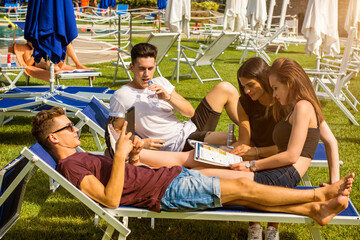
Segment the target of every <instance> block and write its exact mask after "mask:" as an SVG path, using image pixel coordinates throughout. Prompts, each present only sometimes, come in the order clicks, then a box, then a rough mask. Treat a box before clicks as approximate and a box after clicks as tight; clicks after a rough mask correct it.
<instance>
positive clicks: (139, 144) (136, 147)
mask: <svg viewBox="0 0 360 240" xmlns="http://www.w3.org/2000/svg"><path fill="white" fill-rule="evenodd" d="M143 146H144V141H143V140H142V139H141V138H139V137H138V136H135V137H134V142H133V149H132V150H131V152H130V154H129V158H130V159H132V160H138V159H139V158H140V152H141V150H142V149H143Z"/></svg>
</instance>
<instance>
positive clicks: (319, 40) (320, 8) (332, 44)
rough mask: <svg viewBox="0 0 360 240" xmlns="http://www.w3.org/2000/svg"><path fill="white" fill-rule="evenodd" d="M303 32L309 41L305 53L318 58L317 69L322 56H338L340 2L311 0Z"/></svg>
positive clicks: (335, 0)
mask: <svg viewBox="0 0 360 240" xmlns="http://www.w3.org/2000/svg"><path fill="white" fill-rule="evenodd" d="M301 32H302V33H303V34H304V37H305V39H306V40H307V42H306V45H305V52H306V53H307V54H308V55H311V53H314V54H315V55H316V56H317V67H318V64H319V63H320V57H321V56H322V55H324V54H328V55H331V56H334V55H335V54H338V53H339V52H340V42H339V33H338V1H337V0H309V3H308V6H307V9H306V13H305V18H304V23H303V26H302V29H301Z"/></svg>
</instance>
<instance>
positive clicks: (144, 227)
mask: <svg viewBox="0 0 360 240" xmlns="http://www.w3.org/2000/svg"><path fill="white" fill-rule="evenodd" d="M144 40H145V38H134V39H133V43H134V44H135V43H138V42H141V41H144ZM183 44H185V45H188V46H190V47H196V46H197V44H196V43H193V42H186V41H184V42H183ZM241 54H242V52H239V51H235V50H234V49H233V48H229V49H228V50H227V51H226V52H225V53H224V54H222V55H221V56H220V57H219V59H218V60H217V61H216V62H215V67H216V69H217V70H218V71H219V73H220V75H221V76H222V77H223V79H224V80H226V81H229V82H231V83H232V84H233V85H234V86H236V87H237V81H236V71H237V69H238V68H239V66H240V65H239V63H238V61H239V59H240V57H241ZM175 56H176V47H173V48H172V49H171V51H170V53H169V57H175ZM250 56H253V55H251V54H249V56H248V57H250ZM270 57H271V59H275V58H278V57H290V58H294V59H296V60H297V61H298V62H299V63H300V64H301V65H302V66H303V67H305V68H307V67H314V65H315V57H314V56H311V57H310V56H308V55H306V54H304V46H290V47H289V48H288V50H287V51H285V52H282V53H279V54H278V55H274V54H270ZM168 59H169V58H166V59H165V60H164V62H163V63H162V64H161V65H160V68H161V71H162V73H163V75H164V77H166V78H168V79H170V78H171V74H172V71H173V69H174V66H175V63H174V62H170V61H169V60H168ZM88 66H89V67H93V68H98V69H99V71H101V72H102V73H103V76H102V77H99V78H97V79H96V80H95V81H94V86H96V87H110V88H111V89H118V88H119V87H120V86H121V85H120V84H116V85H115V86H113V85H112V78H113V73H114V67H113V66H111V65H110V64H108V63H103V64H96V65H88ZM187 71H189V68H187V67H185V66H183V65H182V66H181V73H184V72H187ZM199 73H200V74H201V76H204V77H211V76H213V73H212V71H211V70H210V68H209V67H199ZM121 77H122V78H125V77H126V75H125V73H124V71H122V70H120V71H119V73H118V78H121ZM359 81H360V77H359V76H357V77H355V78H354V79H353V80H352V81H351V85H350V90H351V91H352V92H353V93H354V94H355V96H356V97H357V98H358V99H360V82H359ZM30 83H31V85H44V82H43V81H40V80H35V79H31V82H30ZM172 83H173V84H174V85H175V87H176V90H177V92H179V93H180V94H181V95H183V96H184V97H185V98H186V99H188V100H189V101H190V102H191V104H192V105H193V106H194V107H196V106H197V105H198V103H199V102H200V100H201V99H202V98H203V97H204V96H205V95H206V93H207V92H208V91H209V90H210V89H211V88H212V87H214V86H215V85H216V84H217V83H218V82H207V83H204V84H201V83H200V82H199V81H198V80H197V79H196V78H195V77H193V78H191V79H190V78H188V79H180V83H176V81H172ZM62 84H66V85H87V84H88V83H87V80H66V81H63V82H62ZM18 85H25V79H24V78H22V79H21V80H20V82H19V84H18ZM321 103H322V107H323V111H324V113H325V116H326V118H327V122H328V124H329V125H330V128H331V129H332V131H333V132H334V134H335V136H336V137H337V139H338V142H339V152H340V159H341V160H343V161H344V165H343V166H342V167H341V169H340V171H341V176H344V175H346V174H347V173H349V172H355V173H356V174H359V173H360V171H359V170H360V159H359V152H360V127H357V126H354V125H352V124H351V123H350V122H349V121H348V120H347V118H346V116H345V115H344V114H343V113H342V111H341V110H340V109H339V108H338V107H337V106H336V105H335V104H334V103H333V102H332V101H330V100H329V101H321ZM350 111H351V112H352V113H353V114H354V115H355V118H356V119H357V120H358V121H359V120H360V114H359V113H358V112H354V111H353V110H350ZM179 118H180V119H182V120H185V119H186V118H184V117H181V116H179ZM74 121H75V122H76V121H77V120H76V119H74ZM229 122H230V120H229V118H228V117H227V115H226V113H224V114H222V116H221V119H220V123H219V125H218V127H217V130H219V131H220V130H222V131H226V129H227V124H228V123H229ZM30 124H31V118H30V117H16V118H15V119H14V120H13V121H11V122H10V123H8V124H6V125H5V126H2V127H0V168H2V167H3V166H5V165H6V164H7V163H8V162H10V161H11V160H13V159H14V158H15V157H17V156H18V155H19V153H20V151H21V149H22V148H23V147H25V146H27V147H29V146H31V145H32V144H34V143H35V140H34V139H33V138H32V136H31V134H30ZM81 139H82V142H83V147H84V148H85V149H87V150H96V148H95V144H94V142H93V140H92V137H91V135H90V134H89V133H88V132H87V131H86V130H84V131H83V134H82V136H81ZM309 175H310V178H311V180H312V182H313V184H314V185H318V184H319V183H321V182H325V181H327V180H328V170H327V168H311V169H310V170H309ZM359 186H360V185H359V180H358V179H355V183H354V186H353V189H352V193H351V199H352V201H353V203H354V204H355V206H356V207H357V209H360V191H359ZM93 220H94V214H93V213H92V212H91V211H90V210H89V209H87V208H86V207H85V206H83V205H82V204H80V203H79V202H78V201H77V200H76V199H75V198H74V197H72V196H71V195H70V194H69V193H67V192H66V191H65V190H64V189H62V188H60V189H59V190H57V191H56V192H55V193H51V192H50V191H49V188H48V178H47V176H46V175H45V174H44V173H43V172H41V171H38V172H37V173H36V174H35V175H34V176H33V178H32V179H31V181H30V182H29V184H28V187H27V191H26V194H25V198H24V203H23V207H22V210H21V215H20V219H19V220H18V221H17V222H16V224H15V225H14V226H13V227H12V228H11V230H10V231H9V232H8V233H7V234H6V235H5V236H4V239H61V240H65V239H100V238H101V237H102V234H103V230H104V229H105V227H106V224H105V223H104V221H102V220H100V225H99V226H100V227H98V228H96V227H94V224H93ZM249 220H250V219H249ZM129 227H130V229H131V230H132V233H131V234H130V236H129V238H128V239H246V235H247V223H241V222H213V221H190V220H181V221H180V220H161V219H157V220H156V227H155V230H152V229H151V228H150V220H149V219H130V222H129ZM359 232H360V227H359V226H332V225H329V226H325V227H323V228H322V229H321V233H322V235H323V238H324V239H360V235H359ZM280 237H281V239H309V238H310V234H309V232H308V230H307V227H306V225H304V224H281V227H280Z"/></svg>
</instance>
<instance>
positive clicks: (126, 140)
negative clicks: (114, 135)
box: [115, 121, 133, 159]
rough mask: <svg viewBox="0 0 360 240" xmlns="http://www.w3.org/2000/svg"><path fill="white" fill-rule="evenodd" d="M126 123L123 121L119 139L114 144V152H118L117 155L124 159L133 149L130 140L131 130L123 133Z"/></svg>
mask: <svg viewBox="0 0 360 240" xmlns="http://www.w3.org/2000/svg"><path fill="white" fill-rule="evenodd" d="M127 125H128V123H127V122H126V121H125V122H124V125H123V127H122V129H121V134H120V137H119V140H118V141H117V142H116V146H115V154H116V155H118V154H119V156H121V157H123V158H124V159H125V158H126V157H127V156H128V155H129V153H130V152H131V151H132V150H133V143H132V141H131V140H130V137H131V135H132V134H131V132H129V133H127V134H125V132H126V127H127Z"/></svg>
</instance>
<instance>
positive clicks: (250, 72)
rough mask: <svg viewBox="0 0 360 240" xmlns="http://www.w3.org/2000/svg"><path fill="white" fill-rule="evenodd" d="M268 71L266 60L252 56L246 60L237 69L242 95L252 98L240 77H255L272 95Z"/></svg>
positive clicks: (248, 98)
mask: <svg viewBox="0 0 360 240" xmlns="http://www.w3.org/2000/svg"><path fill="white" fill-rule="evenodd" d="M268 71H269V65H268V64H267V63H266V62H265V61H264V59H262V58H259V57H252V58H249V59H248V60H246V61H245V62H244V63H243V64H242V65H241V67H240V68H239V70H238V71H237V80H238V84H239V90H240V93H241V96H242V97H245V98H246V99H247V100H249V101H250V100H251V98H250V97H249V96H248V95H247V94H245V91H244V87H243V86H242V85H241V82H240V78H248V79H255V80H256V81H257V82H258V83H259V84H260V85H261V87H262V88H263V89H264V91H265V92H267V93H268V94H270V96H272V89H271V87H270V84H269V80H268ZM251 101H252V100H251Z"/></svg>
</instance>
